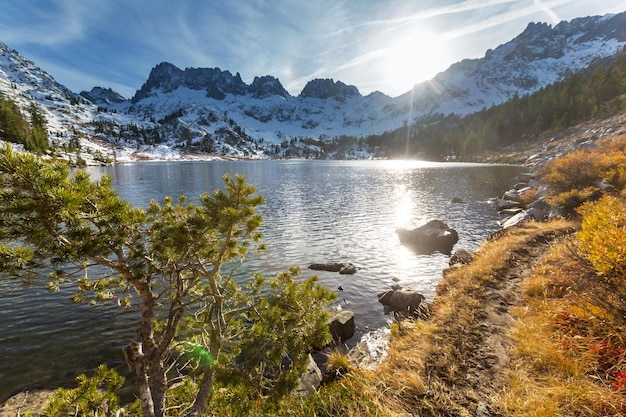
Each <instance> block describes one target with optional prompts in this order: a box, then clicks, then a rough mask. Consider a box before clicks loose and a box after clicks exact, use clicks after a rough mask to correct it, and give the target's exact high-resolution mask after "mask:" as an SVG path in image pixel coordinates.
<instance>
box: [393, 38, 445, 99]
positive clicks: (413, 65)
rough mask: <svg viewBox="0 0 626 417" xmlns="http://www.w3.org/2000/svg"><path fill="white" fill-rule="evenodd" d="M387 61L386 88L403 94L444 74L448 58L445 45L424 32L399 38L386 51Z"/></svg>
mask: <svg viewBox="0 0 626 417" xmlns="http://www.w3.org/2000/svg"><path fill="white" fill-rule="evenodd" d="M384 61H385V62H384V65H385V73H386V78H387V80H386V81H387V84H388V85H389V86H390V88H392V89H393V90H394V91H395V92H396V93H399V94H400V93H404V92H407V91H408V90H410V89H411V88H412V87H413V86H414V85H415V84H417V83H419V82H422V81H426V80H429V79H431V78H433V77H434V76H435V75H437V73H439V72H441V71H444V70H445V69H446V68H445V67H446V66H447V61H448V57H447V50H446V45H445V42H444V41H443V40H441V39H440V38H439V37H438V36H437V35H435V34H433V33H431V32H427V31H423V30H422V31H418V32H412V33H410V34H406V33H404V34H402V35H399V36H398V37H396V38H395V39H394V40H393V41H392V42H391V43H390V45H389V46H388V47H387V48H386V49H385V54H384Z"/></svg>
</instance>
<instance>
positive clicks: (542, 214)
mask: <svg viewBox="0 0 626 417" xmlns="http://www.w3.org/2000/svg"><path fill="white" fill-rule="evenodd" d="M515 181H516V184H515V185H514V186H513V188H511V189H510V190H507V191H506V192H505V193H504V194H503V195H502V197H501V198H499V199H497V200H496V209H497V210H498V211H499V212H500V213H501V214H502V215H504V216H505V217H504V218H503V219H502V220H500V222H499V223H500V225H501V226H502V228H503V229H508V228H509V227H513V226H517V225H521V224H523V223H526V222H529V221H537V222H543V221H546V220H548V219H551V218H554V217H557V216H558V211H557V209H556V208H555V207H552V206H551V205H550V204H548V202H547V201H546V199H545V196H544V194H545V187H544V186H542V185H541V183H540V182H539V181H538V180H537V179H536V178H535V175H534V174H532V173H524V174H519V175H518V176H517V177H515Z"/></svg>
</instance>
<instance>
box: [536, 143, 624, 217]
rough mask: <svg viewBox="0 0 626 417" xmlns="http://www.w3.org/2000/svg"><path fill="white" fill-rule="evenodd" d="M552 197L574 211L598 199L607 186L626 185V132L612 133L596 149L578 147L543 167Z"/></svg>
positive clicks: (555, 201)
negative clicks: (618, 134)
mask: <svg viewBox="0 0 626 417" xmlns="http://www.w3.org/2000/svg"><path fill="white" fill-rule="evenodd" d="M540 174H541V180H542V182H543V183H544V184H546V185H547V186H548V190H549V191H548V192H549V198H548V201H549V202H550V203H551V204H553V205H556V206H561V207H563V208H564V209H565V210H568V211H571V210H574V209H575V208H576V207H578V206H580V205H581V204H582V203H584V202H585V201H591V200H597V199H598V198H599V197H600V196H601V195H602V194H603V193H602V191H603V190H607V189H610V190H614V191H617V192H618V193H619V192H623V190H625V189H626V135H622V136H616V137H611V138H608V139H605V140H603V141H601V142H599V143H598V147H597V148H594V149H578V150H576V151H573V152H571V153H569V154H567V155H565V156H563V157H561V158H558V159H555V160H553V161H552V162H550V163H549V164H547V165H546V166H545V167H544V168H543V169H542V170H541V173H540Z"/></svg>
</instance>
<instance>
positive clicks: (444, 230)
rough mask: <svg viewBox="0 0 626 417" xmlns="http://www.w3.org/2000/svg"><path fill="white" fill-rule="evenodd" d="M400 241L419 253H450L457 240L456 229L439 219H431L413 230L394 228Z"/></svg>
mask: <svg viewBox="0 0 626 417" xmlns="http://www.w3.org/2000/svg"><path fill="white" fill-rule="evenodd" d="M396 233H397V234H398V238H399V239H400V243H402V244H403V245H406V246H409V247H410V248H411V249H413V250H415V251H416V252H419V253H426V254H429V253H434V252H441V253H445V254H448V255H449V254H450V253H452V247H453V246H454V245H455V243H456V242H458V241H459V235H458V233H457V232H456V230H454V229H452V228H450V227H448V225H447V224H445V223H444V222H442V221H440V220H431V221H429V222H428V223H426V224H425V225H423V226H420V227H417V228H415V229H413V230H407V229H402V228H400V229H396Z"/></svg>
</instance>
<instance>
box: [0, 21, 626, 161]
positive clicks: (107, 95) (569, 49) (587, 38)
mask: <svg viewBox="0 0 626 417" xmlns="http://www.w3.org/2000/svg"><path fill="white" fill-rule="evenodd" d="M624 44H626V13H621V14H618V15H607V16H603V17H600V16H595V17H586V18H580V19H575V20H573V21H571V22H561V23H560V24H558V25H556V26H555V27H551V26H549V25H547V24H544V23H539V24H533V23H531V24H530V25H529V26H528V27H527V28H526V30H525V31H524V32H523V33H521V34H520V35H519V36H517V37H516V38H515V39H513V40H511V41H510V42H508V43H506V44H503V45H500V46H499V47H497V48H495V49H494V50H489V51H487V52H486V54H485V56H484V57H483V58H481V59H473V60H464V61H461V62H459V63H457V64H454V65H452V66H451V67H450V68H449V69H448V70H446V71H444V72H442V73H440V74H438V75H437V76H436V77H435V78H434V79H432V80H430V81H428V82H424V83H421V84H418V85H416V86H415V87H414V88H413V89H412V90H411V91H409V92H407V93H405V94H403V95H401V96H399V97H395V98H392V97H389V96H386V95H385V94H383V93H380V92H375V93H372V94H369V95H367V96H363V95H361V94H360V93H359V91H358V88H357V87H355V86H350V85H346V84H344V83H342V82H340V81H334V80H328V79H316V80H312V81H310V82H309V83H308V84H307V85H306V86H305V88H304V89H303V90H302V92H301V93H300V94H299V95H298V96H295V97H294V96H291V95H290V94H289V93H288V92H287V91H286V90H285V88H284V87H283V86H282V84H281V83H280V81H279V80H278V79H276V78H275V77H272V76H270V75H265V76H260V77H256V78H255V79H254V81H253V82H252V83H251V84H250V85H248V84H246V83H244V82H243V81H242V80H241V77H240V76H239V74H235V75H233V74H232V73H230V72H229V71H222V70H221V69H219V68H187V69H185V70H182V69H179V68H177V67H175V66H174V65H172V64H169V63H161V64H158V65H157V66H155V67H154V68H153V69H152V71H151V72H150V74H149V76H148V79H147V81H146V82H145V83H144V85H143V86H142V87H141V88H140V89H139V90H138V91H137V92H136V93H135V95H134V97H132V99H125V98H124V97H122V96H120V95H119V94H118V93H116V92H115V91H112V90H111V89H108V88H103V87H96V88H94V89H93V90H91V91H89V92H81V93H80V95H77V94H75V93H74V92H71V91H69V90H68V89H67V88H65V87H64V86H62V85H60V84H58V83H57V82H56V81H55V80H54V79H53V78H52V77H50V76H49V75H48V74H47V73H46V72H45V71H44V70H42V69H40V68H39V67H37V66H36V65H35V64H34V63H33V62H31V61H29V60H28V59H26V58H24V57H22V56H21V55H20V54H19V53H18V52H17V51H14V50H11V49H10V48H8V47H7V46H6V45H4V44H2V43H1V42H0V93H2V94H3V95H4V96H7V97H9V98H11V99H13V100H15V101H16V102H17V103H18V104H19V105H20V106H21V107H22V108H26V107H27V106H28V105H30V103H36V104H37V105H38V106H39V107H40V109H41V110H42V111H43V113H44V114H45V116H46V118H47V119H48V129H49V132H50V140H51V142H54V143H55V144H57V145H58V146H63V145H65V149H66V151H67V149H69V147H68V146H67V144H68V143H76V142H78V143H80V145H81V149H80V152H84V151H86V153H87V154H89V155H91V157H90V158H91V159H93V160H95V161H99V160H100V161H110V160H111V159H113V158H115V159H117V160H127V159H136V158H165V157H167V158H179V157H187V158H190V157H192V156H191V155H194V157H202V158H206V157H209V156H208V155H220V156H232V157H248V158H265V157H275V156H281V157H282V156H287V155H289V153H287V151H286V149H287V148H290V149H291V150H292V151H293V149H297V151H296V152H295V153H293V152H292V153H290V155H292V156H299V157H301V156H307V157H331V156H332V155H328V154H324V149H323V148H324V144H325V143H327V142H328V141H331V140H333V139H336V138H339V137H341V136H352V137H365V136H367V135H370V134H379V133H383V132H386V131H392V130H395V129H398V128H400V127H402V126H404V125H406V124H412V123H413V122H414V121H415V120H417V119H419V118H421V117H424V116H427V115H430V114H433V113H442V114H449V113H456V114H459V115H466V114H469V113H473V112H475V111H479V110H481V109H483V108H485V107H489V106H492V105H494V104H499V103H502V102H504V101H507V100H508V99H509V98H511V97H513V96H514V95H520V96H521V95H525V94H529V93H532V92H534V91H537V90H538V89H540V88H542V87H544V86H546V85H548V84H551V83H553V82H555V81H558V80H560V79H562V78H563V77H564V76H566V75H567V74H569V73H573V72H576V71H579V70H581V69H584V68H585V67H587V66H588V65H590V64H591V63H592V62H593V61H594V60H596V59H598V58H604V57H608V56H612V55H614V54H615V53H617V52H618V51H619V50H620V49H621V48H623V47H624ZM72 149H73V148H72ZM66 153H68V155H69V157H71V154H69V153H70V152H69V151H67V152H66ZM362 155H365V156H367V155H368V153H367V152H366V153H365V154H362ZM369 155H370V156H371V155H372V154H371V153H369Z"/></svg>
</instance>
